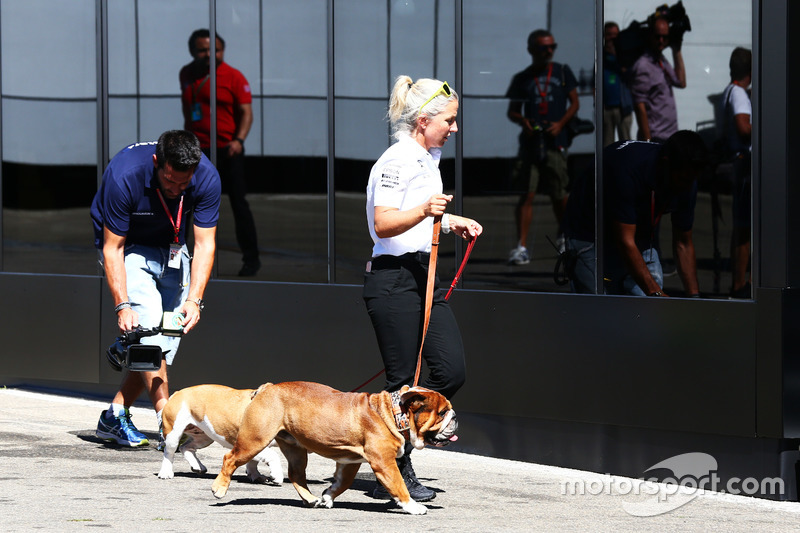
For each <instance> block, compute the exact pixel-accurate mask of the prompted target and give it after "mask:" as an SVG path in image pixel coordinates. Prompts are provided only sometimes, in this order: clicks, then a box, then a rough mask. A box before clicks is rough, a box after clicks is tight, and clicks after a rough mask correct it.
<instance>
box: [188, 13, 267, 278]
mask: <svg viewBox="0 0 800 533" xmlns="http://www.w3.org/2000/svg"><path fill="white" fill-rule="evenodd" d="M210 36H211V33H210V32H209V31H208V30H207V29H200V30H196V31H195V32H194V33H192V35H191V36H190V37H189V53H190V54H191V55H192V58H193V61H192V62H191V63H189V64H187V65H185V66H184V67H183V68H182V69H181V71H180V74H179V78H180V84H181V101H182V103H183V106H182V108H183V118H184V126H183V127H184V128H186V129H187V130H188V131H191V132H192V133H194V134H195V135H197V138H198V139H200V145H201V146H202V147H203V152H204V153H205V154H206V155H207V156H209V157H211V153H210V150H211V147H212V142H211V138H210V135H211V86H210V85H211V84H210V83H209V81H210V79H211V75H210V70H209V69H210V68H211V37H210ZM215 46H216V53H215V57H216V78H217V91H216V100H217V124H216V126H217V140H216V143H213V146H214V147H215V148H216V150H217V169H218V170H219V174H220V177H221V178H222V180H223V182H224V184H225V192H227V193H228V197H229V198H230V202H231V210H232V211H233V223H234V226H235V230H236V242H237V243H238V245H239V249H240V250H241V251H242V267H241V268H240V269H239V273H238V275H239V276H255V275H256V273H257V272H258V270H259V269H260V268H261V260H260V259H259V254H258V238H257V235H256V223H255V220H254V219H253V213H252V211H251V210H250V204H249V203H248V202H247V198H246V193H247V182H246V179H245V168H244V143H245V139H246V138H247V134H248V133H249V132H250V126H251V125H252V124H253V106H252V100H253V97H252V94H251V92H250V84H249V83H248V82H247V79H246V78H245V77H244V75H243V74H242V73H241V72H239V71H238V70H236V69H235V68H233V67H231V66H230V65H228V64H227V63H226V62H225V61H224V59H225V41H224V40H223V39H222V37H220V36H219V35H217V36H216V45H215Z"/></svg>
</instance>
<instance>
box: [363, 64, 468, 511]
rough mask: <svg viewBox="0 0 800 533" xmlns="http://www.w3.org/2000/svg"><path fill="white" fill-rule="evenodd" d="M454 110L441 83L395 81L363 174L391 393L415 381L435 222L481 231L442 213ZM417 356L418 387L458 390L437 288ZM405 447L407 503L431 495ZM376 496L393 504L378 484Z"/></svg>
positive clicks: (371, 290)
mask: <svg viewBox="0 0 800 533" xmlns="http://www.w3.org/2000/svg"><path fill="white" fill-rule="evenodd" d="M457 114H458V95H457V94H456V93H455V91H453V90H452V89H451V88H450V86H449V85H448V84H447V82H444V81H440V80H434V79H427V78H423V79H419V80H417V81H416V82H414V81H413V80H412V79H411V78H410V77H408V76H400V77H398V78H397V80H396V81H395V85H394V89H393V90H392V95H391V99H390V102H389V113H388V118H389V121H390V122H391V125H392V129H393V132H394V138H395V140H396V142H395V143H394V144H393V145H392V146H390V147H389V148H388V149H387V150H386V151H385V152H384V153H383V155H382V156H381V157H380V158H379V159H378V161H377V162H376V163H375V165H374V166H373V167H372V171H371V172H370V177H369V184H368V185H367V222H368V225H369V232H370V235H371V236H372V240H373V242H374V243H375V244H374V246H373V248H372V259H371V261H370V265H369V267H368V268H367V272H366V274H365V278H364V293H363V296H364V301H365V303H366V306H367V310H368V312H369V316H370V319H371V320H372V325H373V327H374V329H375V335H376V337H377V341H378V346H379V348H380V351H381V357H382V358H383V363H384V366H385V368H386V386H385V390H387V391H390V392H393V391H396V390H398V389H400V387H402V386H403V385H412V384H413V380H414V374H415V371H416V363H417V354H418V350H419V345H420V339H421V335H422V322H423V315H424V306H425V291H426V285H427V275H428V261H429V257H430V251H431V240H432V236H433V220H434V217H436V216H440V215H441V216H442V231H443V233H453V234H455V235H458V236H460V237H462V238H464V239H472V238H475V237H477V236H478V235H480V234H481V232H482V231H483V228H482V227H481V225H480V224H478V223H477V222H476V221H475V220H472V219H469V218H465V217H461V216H457V215H453V214H449V213H447V212H446V209H447V206H448V204H449V202H450V201H451V200H452V199H453V197H452V195H447V194H443V193H442V190H443V186H442V177H441V174H440V172H439V160H440V157H441V148H442V146H444V144H445V143H446V142H447V140H448V139H449V137H450V135H451V134H453V133H456V132H457V131H458V125H457V124H456V115H457ZM437 286H438V278H437ZM422 355H423V358H424V359H425V362H426V364H427V367H428V370H429V374H428V376H427V378H426V379H425V380H424V381H423V382H422V383H420V385H421V386H423V387H426V388H429V389H431V390H434V391H437V392H440V393H441V394H443V395H444V396H446V397H447V398H452V397H453V395H454V394H455V393H456V391H458V389H459V388H461V386H462V385H463V384H464V380H465V377H466V369H465V363H464V346H463V342H462V340H461V333H460V331H459V329H458V324H457V323H456V320H455V316H454V315H453V312H452V310H451V309H450V306H449V304H448V303H447V301H446V300H445V299H444V293H443V291H438V290H437V291H436V292H435V293H434V298H433V305H432V309H431V316H430V325H429V328H428V333H427V336H426V338H425V343H424V350H423V354H422ZM411 449H412V447H411V446H410V445H409V444H406V447H405V454H404V455H403V457H401V458H400V459H398V460H397V462H398V467H399V468H400V471H401V472H402V474H403V479H404V480H405V481H406V486H407V487H408V489H409V493H410V494H411V497H412V498H413V499H414V500H415V501H428V500H431V499H433V498H434V497H435V496H436V493H435V492H434V491H432V490H431V489H429V488H427V487H424V486H423V485H422V484H420V483H419V481H418V480H417V478H416V476H415V475H414V470H413V468H412V466H411V460H410V458H409V453H410V452H411ZM373 496H374V497H376V498H384V499H390V498H391V496H389V494H388V492H386V490H385V489H384V488H383V487H382V486H380V485H379V486H378V487H377V488H376V490H375V493H374V494H373Z"/></svg>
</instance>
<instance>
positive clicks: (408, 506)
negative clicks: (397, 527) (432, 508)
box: [397, 500, 428, 515]
mask: <svg viewBox="0 0 800 533" xmlns="http://www.w3.org/2000/svg"><path fill="white" fill-rule="evenodd" d="M397 505H399V506H400V507H401V508H402V509H403V511H405V512H406V513H408V514H417V515H420V514H425V513H427V512H428V508H427V507H425V506H424V505H422V504H421V503H419V502H415V501H414V500H409V501H408V503H403V502H397Z"/></svg>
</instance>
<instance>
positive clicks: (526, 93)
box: [506, 30, 580, 265]
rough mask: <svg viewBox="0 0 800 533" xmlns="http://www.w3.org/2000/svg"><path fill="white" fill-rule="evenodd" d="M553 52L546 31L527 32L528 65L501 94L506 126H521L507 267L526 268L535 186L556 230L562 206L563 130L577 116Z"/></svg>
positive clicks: (570, 77) (569, 77)
mask: <svg viewBox="0 0 800 533" xmlns="http://www.w3.org/2000/svg"><path fill="white" fill-rule="evenodd" d="M557 46H558V45H557V43H556V42H555V39H554V38H553V34H552V33H550V32H549V31H547V30H535V31H533V32H532V33H531V34H530V35H529V36H528V53H530V55H531V57H532V58H533V63H532V64H531V65H530V66H529V67H528V68H526V69H525V70H523V71H521V72H518V73H517V74H515V75H514V77H513V78H512V79H511V85H510V86H509V88H508V91H506V97H507V98H508V99H509V103H508V111H507V113H506V114H507V116H508V118H509V120H511V122H514V123H516V124H519V125H520V126H522V132H521V133H520V135H519V154H518V156H517V161H516V163H515V165H514V169H513V172H512V176H511V184H512V187H513V188H514V189H515V190H522V191H524V192H523V193H522V195H521V196H520V198H519V201H518V202H517V205H516V207H515V209H514V215H515V222H516V226H517V228H516V229H517V245H516V247H515V248H513V249H512V250H511V252H510V254H509V257H508V262H509V264H513V265H524V264H527V263H529V262H530V253H529V252H528V248H527V241H528V231H529V228H530V225H531V221H532V220H533V199H534V197H535V196H536V191H537V189H538V187H539V183H540V181H541V182H542V184H543V185H544V187H545V189H546V190H547V192H548V194H549V195H550V199H551V201H552V204H553V212H554V214H555V217H556V221H557V222H558V224H559V226H560V225H561V218H562V217H563V214H564V208H565V206H566V204H567V185H568V184H569V174H568V173H567V153H566V149H567V146H568V145H569V140H568V137H567V131H566V126H567V124H568V123H569V121H570V119H572V117H574V116H575V114H576V113H577V112H578V108H579V107H580V102H579V101H578V89H577V87H578V83H577V81H576V79H575V75H574V74H573V73H572V70H571V69H570V68H569V66H567V65H563V64H561V63H556V62H554V61H553V55H554V54H555V51H556V48H557ZM560 231H561V228H560V227H559V232H560ZM561 240H562V239H561V238H560V237H559V241H561ZM560 245H561V242H559V246H560Z"/></svg>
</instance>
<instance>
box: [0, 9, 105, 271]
mask: <svg viewBox="0 0 800 533" xmlns="http://www.w3.org/2000/svg"><path fill="white" fill-rule="evenodd" d="M2 10H3V12H2V15H3V16H2V18H1V19H0V20H1V21H2V30H1V31H0V35H1V36H2V41H0V54H2V57H0V65H2V69H3V70H2V79H3V86H2V91H3V92H2V106H3V108H2V120H3V123H2V131H3V139H2V142H3V147H2V155H3V161H2V182H3V242H2V246H3V249H2V268H3V270H4V271H7V272H37V273H56V274H96V272H97V270H96V266H95V265H96V262H95V255H94V252H93V239H92V231H91V224H90V223H89V220H88V207H89V204H90V203H91V200H92V196H93V195H94V190H95V185H96V180H97V168H96V160H97V134H96V131H97V118H96V77H95V71H96V63H95V61H96V56H95V2H93V1H92V0H79V1H75V2H69V3H65V2H59V1H57V0H51V1H42V2H36V3H31V2H22V1H17V2H3V5H2ZM42 28H48V31H42Z"/></svg>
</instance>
